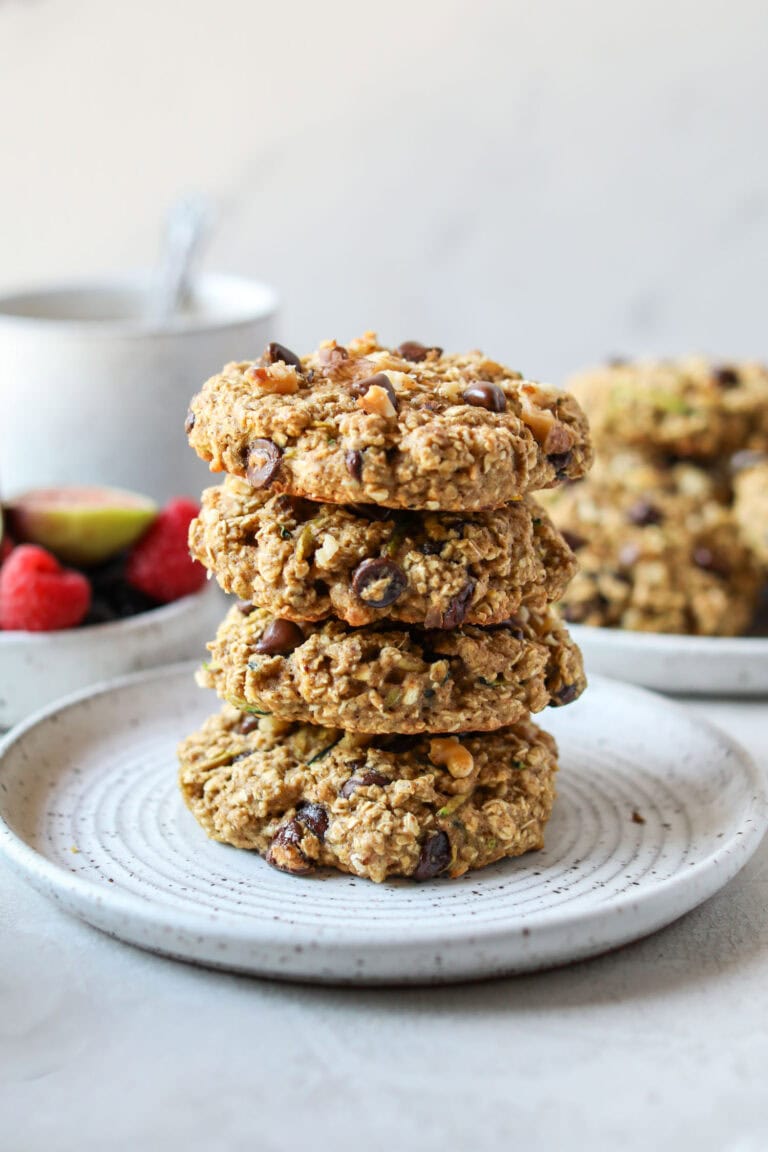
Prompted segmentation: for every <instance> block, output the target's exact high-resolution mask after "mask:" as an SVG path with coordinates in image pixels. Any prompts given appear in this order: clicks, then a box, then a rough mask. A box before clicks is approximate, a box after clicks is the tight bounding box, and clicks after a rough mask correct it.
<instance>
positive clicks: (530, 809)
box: [179, 706, 557, 882]
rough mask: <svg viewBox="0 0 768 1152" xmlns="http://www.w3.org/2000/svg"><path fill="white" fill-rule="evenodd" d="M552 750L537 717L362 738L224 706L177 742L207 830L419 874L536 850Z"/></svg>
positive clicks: (274, 860)
mask: <svg viewBox="0 0 768 1152" xmlns="http://www.w3.org/2000/svg"><path fill="white" fill-rule="evenodd" d="M556 757H557V749H556V747H555V742H554V740H553V739H552V737H551V736H549V735H548V734H547V733H546V732H542V731H541V730H540V729H539V728H537V727H536V726H535V725H534V724H532V723H530V721H522V722H520V723H519V724H516V725H514V727H510V728H504V729H501V730H500V731H498V732H493V733H491V734H479V735H478V734H471V735H465V736H462V737H461V739H459V738H457V737H455V736H437V737H429V736H417V737H402V736H389V737H387V736H360V735H354V734H352V733H345V732H342V731H340V730H338V729H331V728H317V727H313V726H311V725H307V724H292V723H290V722H287V721H284V720H277V719H276V718H275V717H272V716H270V717H263V718H261V719H258V718H255V717H253V716H249V715H247V714H244V713H242V712H238V711H237V710H236V709H235V708H231V707H228V706H225V708H224V709H223V711H222V712H221V713H220V714H218V715H216V716H212V717H211V718H210V719H209V720H207V721H206V723H205V724H204V725H203V727H202V728H201V729H200V731H199V732H196V733H195V734H194V735H192V736H190V737H189V738H188V739H187V740H185V741H184V743H183V744H182V745H181V746H180V748H179V761H180V771H179V783H180V786H181V791H182V794H183V796H184V799H185V801H186V803H187V805H188V807H189V808H190V810H191V811H192V813H193V814H194V816H195V818H196V819H197V820H198V821H199V823H200V824H201V825H202V826H203V828H204V829H205V831H206V832H207V833H208V835H209V836H211V837H213V839H215V840H220V841H223V842H224V843H225V844H233V845H235V846H236V847H238V848H249V849H253V850H254V851H256V852H259V853H260V854H261V855H262V856H265V857H266V859H267V860H268V862H269V863H270V864H272V865H274V866H275V867H276V868H280V869H282V870H283V871H285V872H291V873H293V874H295V875H304V874H306V873H309V872H311V871H312V870H313V869H315V868H317V867H321V866H328V867H332V868H337V869H339V870H340V871H342V872H351V873H354V874H355V875H357V876H366V877H368V878H369V879H371V880H375V881H376V882H381V881H382V880H385V879H386V878H387V877H388V876H409V877H411V878H412V879H413V880H420V881H424V880H431V879H433V878H434V877H438V876H450V877H456V876H461V875H462V874H463V873H464V872H466V871H468V869H470V868H482V867H484V866H485V865H487V864H491V863H493V861H495V860H500V859H502V858H503V857H505V856H519V855H521V854H522V853H523V852H528V851H530V850H531V849H535V848H541V847H542V845H543V830H544V825H545V824H546V822H547V820H548V819H549V816H550V813H551V811H552V803H553V800H554V796H555V788H554V777H555V772H556V770H557V759H556Z"/></svg>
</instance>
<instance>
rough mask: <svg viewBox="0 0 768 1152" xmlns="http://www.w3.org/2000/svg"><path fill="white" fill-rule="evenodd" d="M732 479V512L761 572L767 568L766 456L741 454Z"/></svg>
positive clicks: (767, 477)
mask: <svg viewBox="0 0 768 1152" xmlns="http://www.w3.org/2000/svg"><path fill="white" fill-rule="evenodd" d="M740 455H743V456H744V457H746V458H744V459H742V460H740V461H738V462H737V464H736V467H735V475H734V479H733V489H734V502H733V512H734V516H735V517H736V522H737V523H738V525H739V529H740V530H741V535H742V539H743V540H744V542H745V543H746V545H747V547H748V548H749V549H750V551H751V552H752V554H753V556H754V557H755V560H756V561H757V563H758V564H760V565H761V567H762V568H763V570H765V569H766V568H768V455H763V454H760V453H755V452H750V453H744V454H740Z"/></svg>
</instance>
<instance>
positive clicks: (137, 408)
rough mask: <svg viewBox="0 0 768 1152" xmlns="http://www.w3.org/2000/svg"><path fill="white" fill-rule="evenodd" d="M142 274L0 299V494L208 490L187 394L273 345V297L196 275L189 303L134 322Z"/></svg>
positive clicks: (260, 289)
mask: <svg viewBox="0 0 768 1152" xmlns="http://www.w3.org/2000/svg"><path fill="white" fill-rule="evenodd" d="M148 286H149V277H148V276H141V275H137V276H133V277H121V278H119V279H115V280H105V281H102V282H98V281H90V282H85V283H80V284H70V285H63V286H56V287H49V288H44V289H40V290H33V291H28V292H17V293H15V294H13V295H10V296H5V297H2V298H0V491H1V492H2V495H3V497H4V498H7V497H9V496H13V495H16V494H17V493H19V492H22V491H25V490H27V489H29V488H43V487H56V486H58V485H63V484H92V485H103V484H108V485H114V486H117V487H123V488H131V489H134V490H136V491H138V492H145V493H146V494H147V495H149V496H153V497H154V498H155V499H157V500H160V501H164V500H167V499H168V498H169V497H170V496H175V495H189V496H193V497H197V496H199V494H200V491H201V489H202V488H203V487H204V486H205V485H206V483H210V482H211V477H210V473H209V472H208V471H207V469H206V466H205V465H204V464H203V463H202V462H201V461H199V460H198V459H197V458H196V456H195V455H194V453H193V452H192V450H191V448H190V447H189V446H188V444H187V441H186V436H185V435H184V418H185V416H186V412H187V407H188V404H189V401H190V399H191V397H192V395H193V394H194V393H195V392H196V391H197V390H198V389H199V387H200V385H201V384H202V383H203V381H204V380H206V379H207V378H208V377H209V376H210V375H212V374H213V373H214V372H216V371H218V370H219V368H221V366H222V365H223V364H225V363H226V362H227V361H228V360H241V359H243V360H244V359H251V358H254V357H256V356H258V355H260V353H261V352H262V351H263V348H264V345H265V344H266V343H267V342H268V341H269V340H272V339H274V337H275V335H276V333H275V317H276V311H277V300H276V296H275V294H274V292H273V291H272V289H271V288H269V287H267V286H266V285H264V284H260V283H258V282H255V281H251V280H246V279H241V278H239V277H235V276H221V275H208V276H201V277H199V278H198V279H197V281H196V282H195V283H194V285H193V288H192V292H191V294H190V302H189V306H188V307H187V308H186V309H185V310H184V312H182V313H181V314H180V315H179V316H177V317H174V318H173V320H171V321H170V322H168V323H166V324H164V325H162V326H158V325H157V324H152V323H150V322H148V321H146V320H144V319H143V315H142V314H143V308H144V306H145V301H146V297H147V290H148Z"/></svg>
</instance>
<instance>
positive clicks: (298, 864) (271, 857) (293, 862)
mask: <svg viewBox="0 0 768 1152" xmlns="http://www.w3.org/2000/svg"><path fill="white" fill-rule="evenodd" d="M303 836H304V829H303V828H302V826H301V824H300V823H299V821H298V820H296V819H293V820H289V821H288V823H287V824H283V826H282V827H281V828H278V830H277V833H276V834H275V837H274V839H273V840H272V843H271V844H270V846H269V851H268V852H267V855H266V860H267V864H271V865H272V867H273V868H278V869H279V870H280V871H281V872H292V873H293V874H294V875H295V876H301V875H303V874H304V873H305V872H310V871H311V870H312V865H311V863H310V862H309V860H308V859H307V857H306V856H305V855H304V853H303V852H302V850H301V841H302V838H303Z"/></svg>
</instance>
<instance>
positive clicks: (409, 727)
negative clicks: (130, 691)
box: [198, 606, 586, 733]
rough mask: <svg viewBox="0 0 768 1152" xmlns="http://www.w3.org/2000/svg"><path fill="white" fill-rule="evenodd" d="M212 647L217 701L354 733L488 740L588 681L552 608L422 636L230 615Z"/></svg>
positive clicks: (206, 680)
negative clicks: (487, 735)
mask: <svg viewBox="0 0 768 1152" xmlns="http://www.w3.org/2000/svg"><path fill="white" fill-rule="evenodd" d="M246 611H247V607H246ZM275 639H276V642H275ZM284 640H287V643H281V641H284ZM277 648H282V651H277V650H276V649H277ZM209 649H210V652H211V658H210V661H209V662H208V663H207V664H206V665H204V666H203V669H202V670H201V672H200V673H199V674H198V675H199V683H200V684H201V686H203V687H208V688H214V689H215V690H216V692H217V693H218V695H219V696H220V697H221V698H222V699H223V700H227V701H228V702H229V703H232V704H235V705H236V706H237V707H239V708H251V709H254V710H256V711H261V712H265V713H274V714H275V715H277V716H280V717H281V718H283V719H288V720H298V721H302V722H306V723H310V724H323V725H329V726H331V727H339V728H345V729H347V730H348V731H352V732H379V733H382V732H402V733H410V732H465V731H466V732H468V731H477V732H480V731H490V730H492V729H495V728H499V727H502V726H505V725H508V724H515V723H517V722H518V721H519V720H521V719H523V718H524V717H525V716H526V715H527V714H528V713H529V712H540V711H541V710H542V709H543V708H546V707H547V706H548V705H553V706H558V705H560V704H567V703H569V702H570V701H571V700H574V699H576V697H577V696H579V695H580V694H581V692H582V691H583V689H584V687H585V683H586V682H585V679H584V671H583V667H582V662H581V653H580V652H579V650H578V648H577V647H576V646H575V644H574V643H573V642H572V640H571V639H570V637H569V636H568V633H567V632H566V630H565V629H564V628H563V626H562V624H561V622H560V620H559V618H558V616H557V614H556V613H555V612H554V610H553V609H551V608H550V609H547V610H546V611H545V612H543V613H536V612H532V611H530V610H529V609H527V608H525V607H522V608H521V609H520V611H519V613H518V615H517V617H516V618H515V620H514V621H510V622H509V623H506V624H503V625H499V626H497V627H494V628H488V629H481V628H476V627H474V626H472V625H465V626H464V627H463V628H460V629H456V630H454V631H422V630H419V629H413V628H409V627H408V626H401V627H400V628H396V627H395V626H394V625H393V624H392V623H391V622H386V623H384V624H383V625H368V626H366V627H364V628H355V629H352V628H349V627H348V626H347V625H346V624H343V623H341V622H340V621H337V620H329V621H325V622H322V623H316V624H312V623H303V624H302V625H300V626H299V625H297V624H294V623H291V622H289V621H276V620H275V618H274V617H272V616H271V615H270V613H269V612H266V611H265V610H264V609H261V608H254V609H253V610H251V611H250V612H249V613H248V614H247V615H246V614H244V611H243V610H242V609H240V608H238V607H237V606H235V607H233V608H232V609H231V610H230V611H229V613H228V614H227V616H226V617H225V619H224V620H223V622H222V624H221V626H220V627H219V630H218V633H217V635H216V639H215V640H214V641H213V642H212V643H211V644H209Z"/></svg>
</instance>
